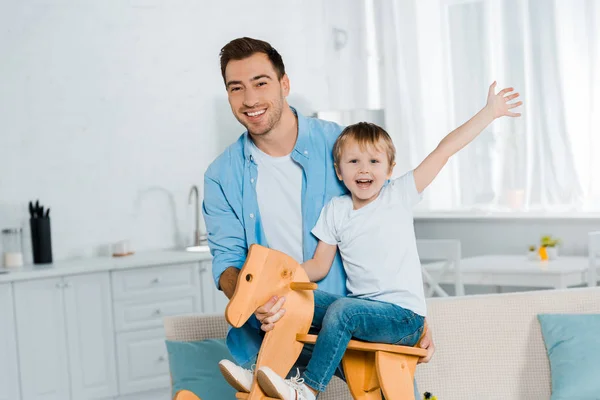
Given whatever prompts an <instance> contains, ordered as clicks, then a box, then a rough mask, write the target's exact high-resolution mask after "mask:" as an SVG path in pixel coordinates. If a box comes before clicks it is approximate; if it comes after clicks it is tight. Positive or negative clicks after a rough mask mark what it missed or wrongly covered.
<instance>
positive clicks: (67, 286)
mask: <svg viewBox="0 0 600 400" xmlns="http://www.w3.org/2000/svg"><path fill="white" fill-rule="evenodd" d="M63 287H66V288H70V287H71V282H67V283H65V284H63Z"/></svg>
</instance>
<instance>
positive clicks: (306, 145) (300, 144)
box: [244, 106, 311, 161]
mask: <svg viewBox="0 0 600 400" xmlns="http://www.w3.org/2000/svg"><path fill="white" fill-rule="evenodd" d="M290 108H291V109H292V112H293V113H294V114H296V117H297V118H298V137H297V138H296V144H295V145H294V150H292V153H297V154H299V155H301V156H302V157H304V158H310V151H311V148H310V134H309V129H308V121H307V118H306V117H305V116H304V115H302V114H300V113H299V112H298V111H297V110H296V109H295V108H294V107H291V106H290ZM251 140H252V139H250V134H249V133H248V131H246V132H244V159H245V160H247V161H253V160H252V152H251V149H250V147H251V144H252V142H251Z"/></svg>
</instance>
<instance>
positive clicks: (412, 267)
mask: <svg viewBox="0 0 600 400" xmlns="http://www.w3.org/2000/svg"><path fill="white" fill-rule="evenodd" d="M420 200H421V195H420V194H419V193H418V192H417V188H416V185H415V179H414V177H413V172H412V171H410V172H408V173H407V174H405V175H403V176H401V177H399V178H397V179H394V180H392V181H391V182H390V183H389V184H388V185H385V186H384V187H383V188H382V189H381V192H380V193H379V196H378V197H377V198H376V199H375V200H373V201H372V202H371V203H369V204H367V205H366V206H364V207H362V208H360V209H358V210H354V209H353V208H354V207H353V204H352V198H351V197H350V195H345V196H340V197H335V198H333V199H331V201H330V202H329V203H328V204H327V205H326V206H325V207H324V208H323V210H322V211H321V215H320V216H319V220H318V221H317V224H316V225H315V227H314V228H313V230H312V233H313V234H314V235H315V236H316V237H317V238H319V240H322V241H323V242H325V243H328V244H331V245H337V246H338V248H339V251H340V255H341V256H342V260H343V263H344V269H345V270H346V275H347V276H348V279H347V281H346V287H347V289H348V292H349V296H352V297H358V298H366V299H372V300H378V301H385V302H388V303H393V304H396V305H399V306H400V307H403V308H406V309H409V310H411V311H413V312H414V313H416V314H419V315H422V316H425V315H426V312H427V307H426V304H425V293H424V290H423V276H422V275H421V262H420V261H419V255H418V253H417V242H416V238H415V231H414V226H413V213H412V209H413V207H414V206H415V205H416V204H417V203H418V202H419V201H420Z"/></svg>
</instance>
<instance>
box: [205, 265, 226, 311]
mask: <svg viewBox="0 0 600 400" xmlns="http://www.w3.org/2000/svg"><path fill="white" fill-rule="evenodd" d="M200 290H201V291H202V312H203V313H205V314H225V307H227V303H229V299H228V298H227V296H225V294H223V292H222V291H220V290H219V289H217V287H216V286H215V280H214V278H213V274H212V264H211V262H210V261H204V262H202V263H201V264H200Z"/></svg>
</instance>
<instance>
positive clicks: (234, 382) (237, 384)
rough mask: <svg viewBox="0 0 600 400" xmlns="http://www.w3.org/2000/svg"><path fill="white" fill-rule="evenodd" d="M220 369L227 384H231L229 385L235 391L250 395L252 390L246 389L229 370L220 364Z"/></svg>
mask: <svg viewBox="0 0 600 400" xmlns="http://www.w3.org/2000/svg"><path fill="white" fill-rule="evenodd" d="M219 369H220V370H221V374H222V375H223V377H224V378H225V380H226V381H227V383H229V385H231V386H232V387H233V388H234V389H235V390H237V391H238V392H244V393H250V388H246V387H245V386H244V385H242V384H241V383H240V381H238V380H237V379H235V377H234V376H233V375H231V373H230V372H229V370H228V369H227V368H225V367H224V366H222V365H221V364H219Z"/></svg>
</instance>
